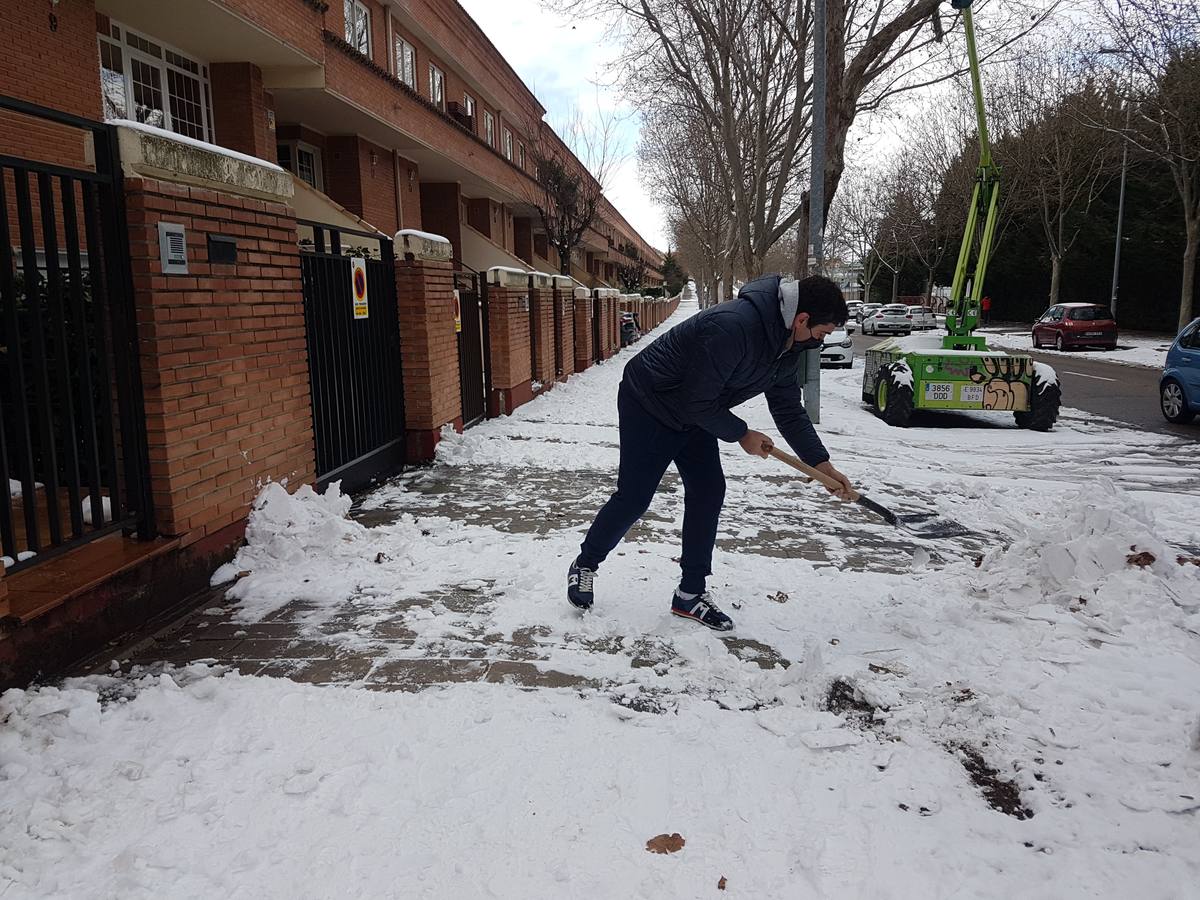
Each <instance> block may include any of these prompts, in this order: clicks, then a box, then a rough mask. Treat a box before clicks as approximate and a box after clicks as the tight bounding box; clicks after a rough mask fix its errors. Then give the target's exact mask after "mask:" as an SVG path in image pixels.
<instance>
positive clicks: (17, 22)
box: [0, 0, 101, 166]
mask: <svg viewBox="0 0 1200 900" xmlns="http://www.w3.org/2000/svg"><path fill="white" fill-rule="evenodd" d="M51 17H53V20H54V22H53V25H52V23H51ZM98 53H99V51H98V50H97V48H96V8H95V5H94V4H93V3H91V2H87V0H76V2H72V3H60V4H59V5H58V6H55V7H52V6H51V5H50V4H49V3H48V2H42V3H37V2H28V3H24V2H22V3H17V2H7V3H5V4H4V6H3V12H0V94H7V95H8V96H10V97H16V98H18V99H20V100H27V101H29V102H31V103H37V104H40V105H41V106H49V107H50V108H52V109H58V110H62V111H64V112H69V113H74V114H75V115H79V116H86V117H87V118H89V119H98V118H100V117H101V110H100V59H99V55H98ZM83 148H84V143H83V137H82V135H81V134H80V132H78V131H76V130H75V129H73V128H63V127H61V126H58V125H54V124H52V123H50V122H45V121H42V120H38V119H30V118H27V117H25V116H18V115H15V114H10V113H8V112H0V153H3V154H9V155H12V156H23V157H25V158H31V159H38V160H44V161H46V162H53V163H59V164H62V165H68V166H78V165H81V164H82V163H83V159H84V150H83Z"/></svg>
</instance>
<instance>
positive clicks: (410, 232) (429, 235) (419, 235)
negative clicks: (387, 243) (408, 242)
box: [396, 228, 450, 244]
mask: <svg viewBox="0 0 1200 900" xmlns="http://www.w3.org/2000/svg"><path fill="white" fill-rule="evenodd" d="M406 237H411V238H415V239H416V240H419V241H432V242H433V243H435V244H449V243H450V240H449V239H448V238H444V237H442V236H441V235H440V234H434V233H433V232H431V231H418V230H417V229H416V228H401V229H400V230H399V231H397V232H396V243H397V244H402V243H404V239H405V238H406Z"/></svg>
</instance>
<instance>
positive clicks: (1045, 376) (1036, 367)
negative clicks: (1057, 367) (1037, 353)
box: [1033, 360, 1058, 391]
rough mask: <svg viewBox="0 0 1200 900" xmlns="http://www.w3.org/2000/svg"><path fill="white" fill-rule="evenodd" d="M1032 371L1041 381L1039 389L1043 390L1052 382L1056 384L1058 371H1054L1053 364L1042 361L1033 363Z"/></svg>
mask: <svg viewBox="0 0 1200 900" xmlns="http://www.w3.org/2000/svg"><path fill="white" fill-rule="evenodd" d="M1033 371H1034V372H1035V373H1036V374H1037V377H1038V380H1039V381H1040V382H1041V384H1042V387H1041V390H1043V391H1044V390H1045V389H1046V388H1048V387H1050V385H1052V384H1058V373H1057V372H1056V371H1054V366H1048V365H1046V364H1045V363H1044V362H1037V361H1036V360H1035V361H1034V363H1033Z"/></svg>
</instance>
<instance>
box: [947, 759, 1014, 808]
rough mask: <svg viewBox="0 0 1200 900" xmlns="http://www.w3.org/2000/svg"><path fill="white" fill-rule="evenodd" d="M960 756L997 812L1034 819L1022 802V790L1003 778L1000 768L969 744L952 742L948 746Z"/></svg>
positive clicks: (976, 784) (963, 765)
mask: <svg viewBox="0 0 1200 900" xmlns="http://www.w3.org/2000/svg"><path fill="white" fill-rule="evenodd" d="M948 749H949V750H950V751H951V752H953V753H954V755H955V756H956V757H958V760H959V762H961V763H962V767H963V768H964V769H966V771H967V774H968V775H970V776H971V781H972V782H974V784H975V786H976V787H977V788H979V790H980V791H982V792H983V799H984V800H986V801H987V804H988V806H990V807H991V808H992V809H994V810H996V811H997V812H1002V813H1004V814H1005V815H1006V816H1012V817H1013V818H1014V819H1032V818H1033V810H1031V809H1030V808H1029V807H1027V806H1026V805H1025V804H1024V803H1022V802H1021V791H1020V789H1019V788H1018V787H1017V785H1016V784H1015V783H1014V782H1012V781H1010V780H1009V779H1007V778H1002V777H1001V775H1000V772H999V770H998V769H995V768H994V767H992V766H990V765H988V763H987V761H986V760H985V759H984V758H983V755H982V754H981V753H980V752H979V751H978V750H976V749H975V748H974V747H971V746H968V745H967V744H951V745H949V748H948Z"/></svg>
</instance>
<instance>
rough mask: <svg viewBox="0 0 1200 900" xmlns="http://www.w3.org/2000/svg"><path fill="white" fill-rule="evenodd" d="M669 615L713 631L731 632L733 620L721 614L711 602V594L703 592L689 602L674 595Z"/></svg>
mask: <svg viewBox="0 0 1200 900" xmlns="http://www.w3.org/2000/svg"><path fill="white" fill-rule="evenodd" d="M671 614H672V615H675V616H679V617H680V618H681V619H692V620H693V621H696V622H699V623H700V624H701V625H704V626H705V627H707V628H711V629H712V630H713V631H733V619H731V618H729V616H727V615H725V613H723V612H721V611H720V610H719V609H717V607H716V606H715V605H714V604H713V602H712V594H710V593H708V592H707V591H705V592H704V593H703V594H700V595H699V596H697V597H693V598H692V599H691V600H685V599H684V598H683V597H680V596H679V594H678V593H676V594H675V595H674V596H673V597H672V598H671Z"/></svg>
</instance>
